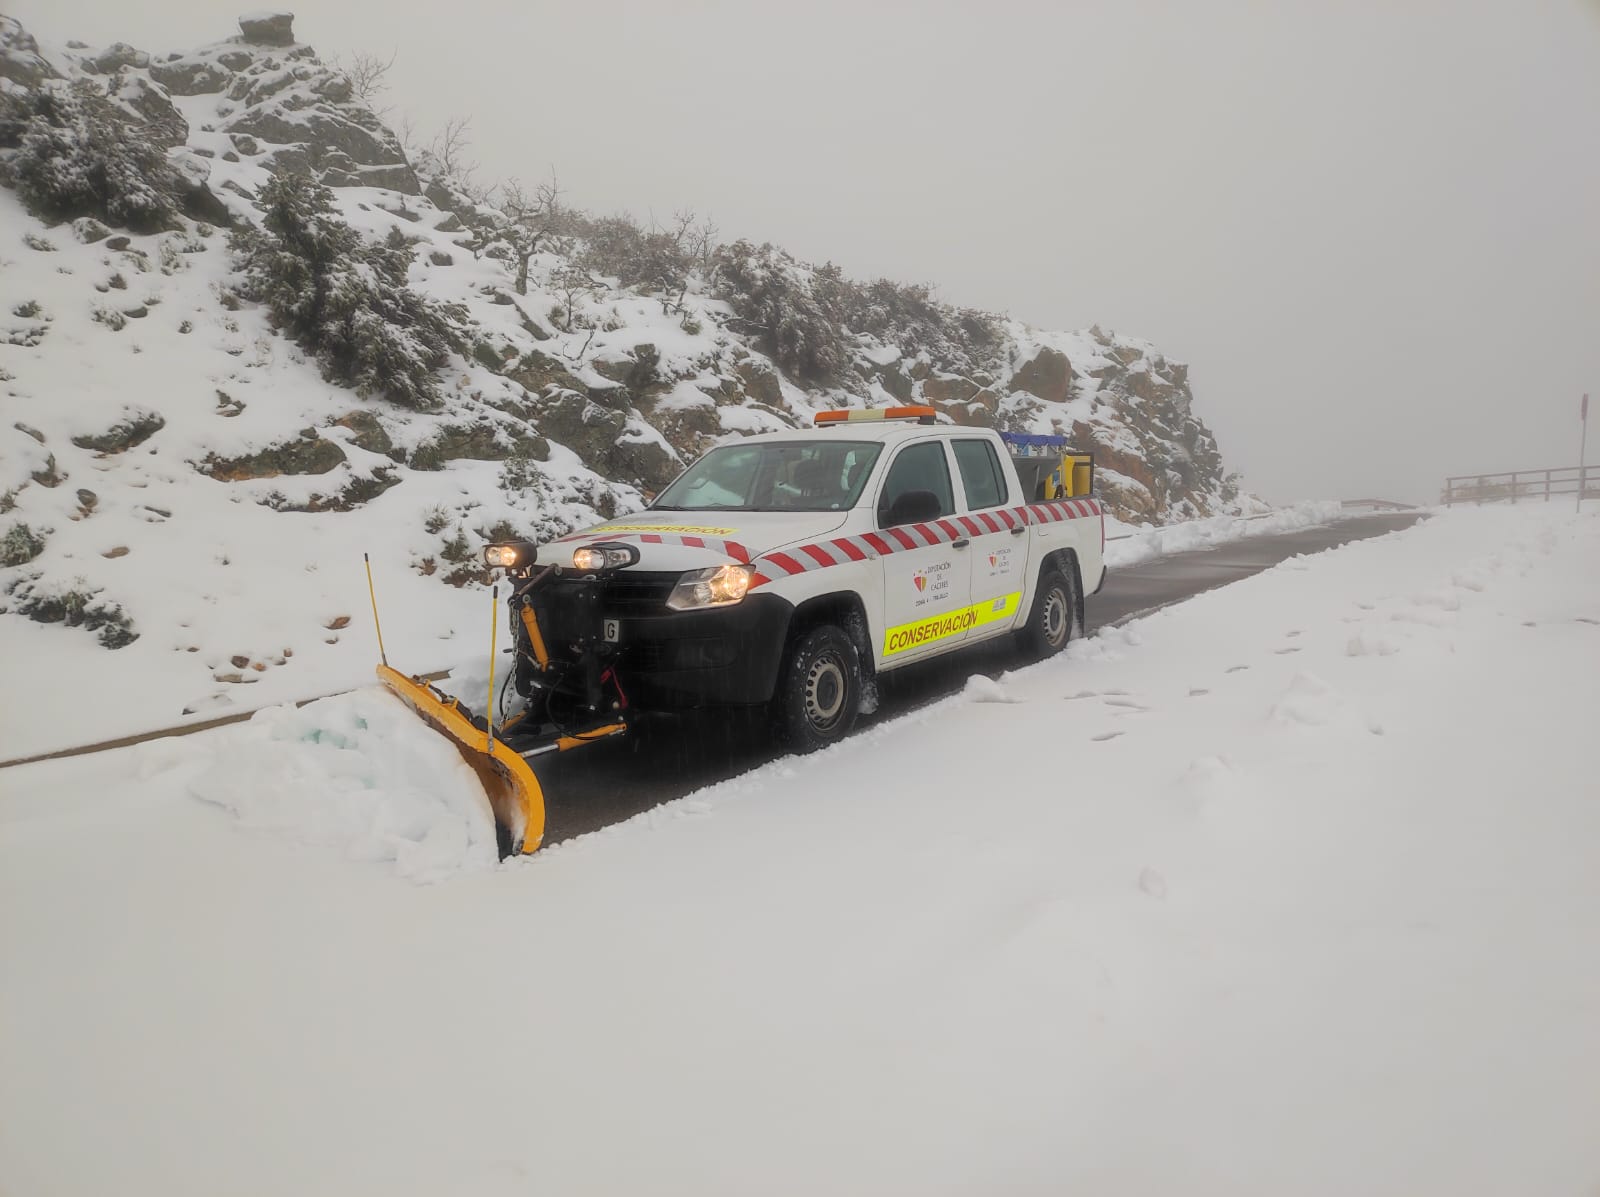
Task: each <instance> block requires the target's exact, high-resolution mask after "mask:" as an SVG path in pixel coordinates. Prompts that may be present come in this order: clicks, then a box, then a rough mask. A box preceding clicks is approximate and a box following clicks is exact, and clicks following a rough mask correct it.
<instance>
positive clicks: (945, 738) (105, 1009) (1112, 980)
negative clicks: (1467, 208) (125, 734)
mask: <svg viewBox="0 0 1600 1197" xmlns="http://www.w3.org/2000/svg"><path fill="white" fill-rule="evenodd" d="M1597 715H1600V516H1596V515H1593V514H1591V515H1587V516H1584V517H1573V516H1572V515H1570V514H1566V515H1562V514H1557V513H1553V512H1550V511H1548V510H1547V509H1546V510H1531V509H1527V508H1522V509H1503V510H1494V509H1488V508H1485V509H1481V510H1470V511H1456V512H1450V513H1444V514H1441V515H1439V516H1438V517H1436V518H1434V519H1432V520H1429V521H1427V522H1425V523H1423V524H1420V525H1418V526H1416V527H1415V528H1413V529H1411V530H1409V531H1406V532H1404V533H1398V534H1395V535H1391V536H1388V537H1384V538H1381V539H1377V540H1366V541H1360V542H1356V543H1352V544H1349V545H1346V546H1344V547H1342V548H1340V549H1338V550H1336V551H1333V552H1329V553H1326V554H1322V555H1320V556H1317V557H1313V558H1297V559H1293V560H1291V561H1288V562H1285V563H1284V564H1282V565H1281V566H1279V567H1277V568H1275V569H1273V570H1270V571H1268V572H1267V573H1264V574H1261V575H1259V576H1256V577H1253V578H1250V579H1247V580H1245V581H1242V582H1239V583H1237V584H1235V585H1232V586H1229V587H1226V588H1224V589H1222V590H1218V591H1213V592H1210V593H1207V594H1205V595H1202V596H1200V597H1199V598H1196V599H1194V600H1191V601H1189V602H1186V603H1183V604H1181V605H1179V606H1177V607H1173V608H1169V609H1166V610H1163V611H1161V612H1159V613H1158V614H1155V615H1153V616H1151V617H1149V618H1146V619H1144V620H1141V621H1139V622H1137V623H1134V624H1131V625H1128V626H1127V627H1125V628H1123V629H1120V630H1116V631H1113V632H1110V633H1108V634H1106V635H1103V636H1101V637H1099V638H1097V639H1095V640H1092V641H1089V642H1085V643H1082V644H1079V645H1078V646H1076V647H1074V648H1073V649H1072V650H1070V651H1069V653H1068V654H1067V655H1066V657H1064V658H1060V659H1057V660H1054V661H1051V662H1047V663H1044V664H1042V665H1040V666H1036V667H1034V668H1031V669H1028V670H1024V671H1021V672H1018V673H1016V674H1013V675H1010V676H1008V677H1006V678H1005V679H1003V680H1002V681H1000V682H998V683H996V682H990V681H987V680H977V681H974V682H973V683H972V684H971V685H970V686H969V688H968V689H967V691H966V692H965V693H964V694H962V695H959V696H957V697H954V698H952V699H949V700H946V701H944V702H941V703H938V704H935V705H933V706H930V707H927V708H924V709H921V710H919V711H917V712H915V713H913V714H911V715H909V716H907V717H905V718H902V719H900V720H897V721H894V722H890V723H887V724H884V725H881V726H879V727H877V728H874V729H873V730H871V731H870V732H867V733H864V734H862V735H859V736H857V737H855V738H853V739H852V740H851V741H849V742H847V743H845V744H844V745H842V746H840V747H838V748H836V749H834V750H832V751H829V752H826V753H824V754H821V755H819V756H817V757H813V758H809V759H804V760H794V759H790V760H783V761H778V762H776V763H774V764H772V765H769V766H765V767H763V768H761V769H759V770H757V771H756V772H754V773H751V774H748V775H746V776H744V777H740V778H737V779H734V780H732V781H729V782H727V783H724V784H722V785H720V786H716V787H713V788H711V789H709V790H706V791H703V792H701V793H699V794H696V795H693V796H691V797H689V798H686V799H684V800H682V801H679V802H676V803H673V804H670V805H669V806H667V807H663V808H661V809H659V810H657V811H654V812H651V813H650V814H649V815H646V816H642V817H640V818H638V819H635V820H633V821H631V822H629V823H626V824H623V825H620V826H617V827H614V828H611V829H609V830H608V831H605V832H603V833H600V834H597V835H593V836H588V837H585V838H582V839H579V840H576V841H573V842H571V843H568V844H565V845H562V846H559V847H557V848H554V849H550V850H547V851H545V852H543V853H541V854H540V855H538V856H536V857H533V858H530V859H527V860H523V861H515V862H510V863H508V864H507V865H505V866H502V867H496V866H494V865H493V863H492V862H491V861H490V859H489V854H488V853H486V852H485V851H484V849H483V845H484V842H485V839H484V837H485V836H486V835H487V824H486V819H487V816H486V814H485V813H484V812H483V810H482V806H481V801H480V800H479V799H478V798H477V797H476V795H475V794H474V793H473V791H472V787H471V782H470V778H469V777H467V776H463V775H462V770H461V769H460V768H459V767H457V765H456V764H455V758H454V757H453V754H451V753H449V751H448V750H444V751H436V750H435V748H436V746H433V745H430V744H429V743H428V742H427V741H426V740H425V739H419V737H416V736H406V735H403V734H402V733H401V729H400V724H401V723H403V718H402V716H401V715H400V714H398V713H397V712H396V711H395V704H394V703H393V702H392V701H390V700H389V699H387V698H386V697H385V696H383V695H381V694H378V693H375V692H372V691H364V692H361V693H358V694H354V695H350V696H346V697H342V698H339V699H335V700H330V701H328V702H325V703H321V704H316V705H314V706H312V707H308V708H305V709H304V710H302V711H299V712H297V713H287V712H276V713H274V714H272V715H271V716H269V717H265V718H262V719H258V720H256V721H253V722H252V723H250V724H246V725H241V726H238V727H233V728H228V729H224V730H222V731H218V732H211V733H205V734H203V735H201V736H197V737H192V738H189V739H185V740H178V741H166V742H162V743H159V744H152V745H147V746H144V747H143V748H140V749H137V750H128V751H122V752H118V753H113V754H105V755H101V756H96V757H89V758H82V759H77V760H71V761H63V762H56V763H50V764H43V765H35V766H28V767H25V768H22V769H17V770H10V771H7V772H6V773H4V774H0V785H3V787H4V797H3V800H0V962H3V967H0V1012H3V1017H0V1191H4V1192H7V1193H10V1192H15V1193H19V1194H20V1193H28V1194H35V1193H37V1194H79V1193H85V1194H86V1193H105V1192H120V1193H129V1194H144V1193H149V1194H163V1195H168V1194H181V1193H196V1194H198V1193H207V1194H210V1193H217V1192H227V1193H234V1194H257V1193H259V1194H283V1193H327V1194H351V1193H379V1192H381V1193H385V1194H405V1193H417V1194H423V1193H426V1194H435V1193H440V1192H458V1193H474V1194H479V1193H487V1194H496V1193H526V1192H530V1191H548V1192H557V1193H639V1192H660V1193H668V1192H670V1193H694V1194H704V1193H730V1194H731V1193H739V1194H745V1193H752V1192H760V1193H796V1194H800V1193H806V1194H812V1193H818V1192H828V1193H841V1192H842V1193H908V1194H910V1193H915V1194H927V1193H942V1192H968V1193H996V1192H1007V1193H1011V1192H1036V1193H1044V1192H1051V1193H1057V1192H1081V1193H1095V1194H1123V1193H1127V1194H1136V1193H1137V1194H1143V1193H1157V1192H1163V1193H1165V1192H1183V1193H1216V1194H1238V1193H1261V1194H1269V1193H1270V1194H1282V1193H1296V1194H1302V1193H1327V1194H1348V1193H1352V1192H1360V1193H1364V1194H1386V1193H1392V1194H1415V1193H1446V1192H1448V1193H1451V1194H1455V1195H1459V1194H1479V1193H1482V1194H1491V1193H1492V1194H1524V1193H1575V1194H1576V1193H1593V1192H1595V1191H1596V1187H1597V1186H1600V1137H1597V1136H1596V1135H1595V1133H1594V1130H1595V1127H1596V1126H1600V1082H1597V1080H1596V1078H1597V1077H1600V871H1597V870H1596V869H1595V867H1594V861H1595V845H1596V843H1597V842H1600V749H1597V748H1596V746H1595V744H1596V741H1595V734H1594V733H1595V730H1596V718H1597ZM202 799H203V800H202ZM413 878H415V879H426V880H431V881H432V882H433V883H432V884H425V885H421V884H415V883H413V880H412V879H413Z"/></svg>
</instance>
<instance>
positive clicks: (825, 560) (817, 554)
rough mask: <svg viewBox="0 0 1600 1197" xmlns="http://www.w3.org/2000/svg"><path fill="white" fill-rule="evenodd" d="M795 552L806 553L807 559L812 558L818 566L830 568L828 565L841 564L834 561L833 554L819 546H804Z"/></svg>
mask: <svg viewBox="0 0 1600 1197" xmlns="http://www.w3.org/2000/svg"><path fill="white" fill-rule="evenodd" d="M795 552H797V553H804V554H805V555H806V556H807V557H810V558H811V560H813V561H815V562H816V563H817V564H818V565H822V566H828V565H838V564H839V563H838V562H837V561H835V560H834V559H833V554H832V553H830V552H828V550H827V549H825V548H823V547H822V546H821V545H819V544H803V545H801V546H800V547H799V548H798V549H796V550H795Z"/></svg>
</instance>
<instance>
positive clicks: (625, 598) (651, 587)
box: [600, 569, 683, 618]
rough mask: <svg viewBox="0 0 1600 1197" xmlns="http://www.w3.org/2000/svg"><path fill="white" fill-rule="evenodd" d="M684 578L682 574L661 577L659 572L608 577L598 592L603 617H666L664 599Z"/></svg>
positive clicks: (643, 571) (645, 571)
mask: <svg viewBox="0 0 1600 1197" xmlns="http://www.w3.org/2000/svg"><path fill="white" fill-rule="evenodd" d="M681 577H683V574H682V573H681V572H670V573H664V572H661V571H659V570H642V569H640V570H628V569H625V570H620V571H618V572H617V573H614V574H608V575H606V578H605V584H604V586H603V587H602V589H601V592H600V608H601V611H602V613H603V614H605V615H607V616H610V617H612V618H615V617H617V616H624V615H665V614H666V612H667V597H668V596H669V595H670V594H671V593H672V588H673V587H674V586H676V585H677V584H678V579H679V578H681Z"/></svg>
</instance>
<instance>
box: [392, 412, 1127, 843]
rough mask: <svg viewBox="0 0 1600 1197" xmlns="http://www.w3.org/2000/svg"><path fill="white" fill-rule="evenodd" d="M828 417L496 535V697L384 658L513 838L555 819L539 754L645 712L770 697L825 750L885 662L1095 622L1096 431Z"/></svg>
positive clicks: (617, 731) (915, 415)
mask: <svg viewBox="0 0 1600 1197" xmlns="http://www.w3.org/2000/svg"><path fill="white" fill-rule="evenodd" d="M815 421H816V422H815V426H814V427H812V428H809V429H797V430H793V431H786V432H775V433H767V434H763V435H759V436H751V437H747V438H744V439H741V440H738V441H735V442H732V443H729V444H724V445H721V446H719V447H717V448H714V449H711V450H709V451H708V452H707V453H705V454H704V455H703V456H702V457H700V458H699V459H698V460H697V461H695V462H694V464H692V465H691V466H689V468H688V469H687V470H685V471H684V472H683V474H681V475H680V476H679V477H678V478H677V480H676V481H674V482H673V483H672V484H671V485H670V486H668V487H667V488H666V489H665V490H663V491H662V492H661V494H660V495H659V496H658V497H657V499H656V500H655V502H654V503H652V504H651V506H650V507H648V508H646V509H645V510H644V511H641V512H639V513H637V514H635V515H630V516H627V517H625V518H620V519H615V520H610V521H608V522H606V523H603V524H600V525H597V526H595V527H592V528H587V529H584V530H583V531H580V532H575V533H572V534H571V535H568V536H563V537H561V538H560V539H558V540H554V541H551V542H549V543H546V544H534V543H531V542H522V541H517V542H508V543H496V544H492V545H490V546H488V547H487V548H486V549H485V551H484V555H485V562H486V564H487V565H489V566H490V567H492V568H493V569H495V570H499V571H503V573H504V575H505V582H506V583H508V585H509V597H508V600H507V601H508V613H509V622H510V636H511V650H510V652H511V664H510V668H509V676H506V677H503V678H502V686H501V693H500V699H499V702H498V706H499V708H500V710H499V714H498V716H497V715H496V713H495V711H494V710H493V709H491V710H490V711H489V712H487V715H486V716H485V717H479V716H477V715H475V714H474V713H473V712H472V711H471V710H470V709H469V708H468V707H467V706H466V705H465V704H464V703H462V702H461V701H460V700H459V699H457V698H454V697H452V696H450V695H448V694H446V693H444V692H442V691H441V690H439V689H437V688H435V687H434V686H433V685H432V684H431V683H430V682H428V681H427V680H425V679H423V678H420V677H408V676H406V675H405V674H402V673H400V672H399V671H397V670H394V669H391V668H389V666H388V664H387V661H385V664H383V665H380V666H379V667H378V675H379V678H380V680H381V681H382V682H383V684H384V685H385V686H387V687H388V688H389V689H390V690H392V691H393V692H394V693H395V694H397V695H398V696H399V697H400V698H401V699H402V700H404V701H405V702H406V703H407V704H409V705H410V706H411V707H412V709H413V710H415V711H416V712H417V714H418V715H420V716H421V717H422V718H423V719H424V720H425V721H426V722H427V723H428V724H429V725H430V726H432V727H433V728H435V729H436V730H438V731H440V732H442V733H443V734H444V735H446V736H448V737H449V738H450V739H451V740H452V741H453V742H454V744H455V745H456V747H457V748H458V749H459V750H460V752H461V754H462V756H463V757H464V758H465V759H466V760H467V762H468V763H469V764H471V765H472V767H473V768H474V769H475V770H476V771H477V773H478V775H479V777H480V778H481V779H482V780H483V782H484V788H485V790H486V792H487V793H488V795H489V799H490V805H491V806H492V807H493V808H494V812H495V821H496V826H497V830H498V834H499V839H500V850H501V854H502V856H505V855H509V854H514V853H527V852H533V851H536V850H537V849H538V847H539V845H540V843H541V842H542V840H543V837H544V800H543V795H542V793H541V791H540V787H539V782H538V779H537V777H536V776H535V774H534V772H533V770H532V768H531V767H530V765H529V763H528V762H529V761H530V760H533V759H536V758H537V757H539V756H541V755H543V754H546V753H552V752H564V751H568V750H570V749H573V748H578V747H581V746H583V745H587V744H592V743H594V742H596V741H599V740H604V739H609V738H611V737H613V736H617V735H621V734H624V733H625V732H626V731H627V730H628V725H629V721H630V719H632V718H633V717H634V716H636V715H637V714H639V713H641V712H649V711H662V710H682V709H686V708H693V707H706V706H738V707H765V708H766V709H767V710H768V711H769V712H770V714H771V720H772V725H773V729H774V731H775V733H776V735H777V736H778V737H779V738H780V739H781V741H782V742H783V743H784V744H785V745H786V746H787V747H788V748H789V749H790V750H791V751H794V752H812V751H815V750H817V749H820V748H824V747H826V746H828V745H830V744H832V743H834V742H835V741H837V740H839V739H841V738H843V737H844V736H845V735H847V734H848V733H849V732H850V730H851V727H852V725H853V724H854V723H855V720H856V717H857V714H858V712H859V711H860V710H861V707H862V704H863V699H864V696H865V695H867V694H870V693H871V692H872V690H871V687H872V683H873V680H874V679H875V677H876V676H877V675H878V674H881V673H884V672H887V671H889V670H893V669H898V668H901V667H902V666H905V665H908V664H911V663H912V662H915V661H921V660H925V659H927V658H930V657H934V656H939V655H942V654H945V653H949V652H954V651H957V650H959V649H962V648H965V647H967V646H969V645H972V644H974V643H976V642H978V641H982V640H988V639H991V638H995V637H1000V636H1014V637H1015V638H1016V639H1017V640H1018V641H1019V642H1020V644H1021V646H1022V647H1023V648H1024V650H1025V651H1027V652H1028V653H1030V654H1031V655H1034V656H1044V655H1047V654H1050V653H1054V652H1059V651H1060V650H1061V649H1062V648H1063V647H1065V646H1066V644H1067V642H1068V640H1069V639H1071V637H1072V636H1073V635H1074V634H1075V633H1078V632H1080V631H1081V629H1082V627H1083V604H1084V596H1085V595H1086V594H1092V593H1095V592H1097V591H1098V590H1099V589H1100V587H1101V585H1102V583H1103V581H1104V578H1105V565H1104V556H1103V554H1104V548H1105V517H1104V513H1103V510H1102V507H1101V504H1100V502H1099V500H1098V499H1097V498H1096V497H1095V495H1094V493H1093V492H1094V476H1093V475H1094V466H1093V462H1092V460H1091V459H1090V458H1089V457H1088V456H1087V455H1083V454H1075V453H1072V452H1071V451H1069V450H1068V449H1067V447H1066V442H1065V440H1064V438H1061V437H1056V436H1013V435H1010V434H1000V433H997V432H995V431H993V430H990V429H984V428H968V427H961V426H955V425H950V424H940V423H938V422H937V420H936V414H935V412H934V409H932V408H927V407H901V408H875V409H865V410H836V411H825V412H821V413H818V414H817V416H816V417H815ZM496 591H497V594H498V591H499V587H498V586H497V588H496ZM497 601H498V600H497ZM380 647H381V638H380ZM494 655H495V653H494V648H493V646H491V669H492V668H493V657H494ZM512 691H514V693H515V698H512V697H511V693H510V692H512ZM493 692H494V683H493V680H492V675H491V683H490V693H491V695H493ZM492 705H493V704H491V707H492Z"/></svg>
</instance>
